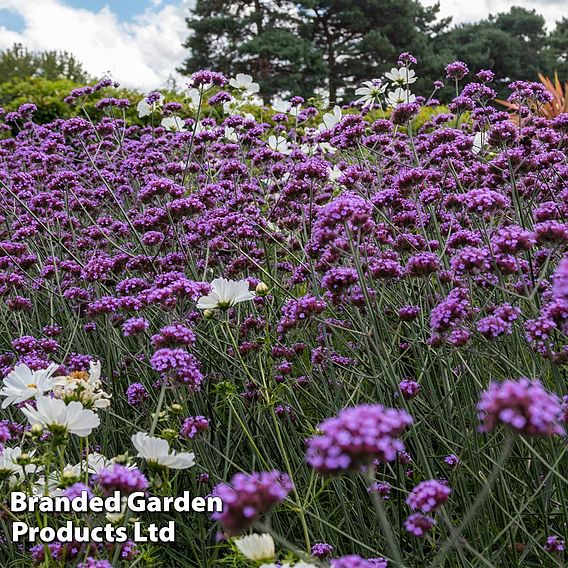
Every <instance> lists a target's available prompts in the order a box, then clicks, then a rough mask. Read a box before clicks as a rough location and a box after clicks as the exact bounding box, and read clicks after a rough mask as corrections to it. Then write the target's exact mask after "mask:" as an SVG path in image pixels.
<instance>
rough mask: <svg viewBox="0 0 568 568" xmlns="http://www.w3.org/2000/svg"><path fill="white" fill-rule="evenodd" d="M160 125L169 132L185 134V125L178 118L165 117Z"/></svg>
mask: <svg viewBox="0 0 568 568" xmlns="http://www.w3.org/2000/svg"><path fill="white" fill-rule="evenodd" d="M160 124H161V125H162V126H163V127H164V128H165V129H166V130H169V131H175V132H185V130H186V128H185V123H184V122H183V120H182V119H181V118H180V117H179V116H166V117H164V118H162V122H160Z"/></svg>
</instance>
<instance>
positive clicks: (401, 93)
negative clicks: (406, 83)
mask: <svg viewBox="0 0 568 568" xmlns="http://www.w3.org/2000/svg"><path fill="white" fill-rule="evenodd" d="M415 100H416V95H413V94H412V93H411V92H410V91H408V90H407V89H401V88H400V87H398V88H397V89H395V90H394V91H391V92H390V93H389V94H388V95H387V102H388V103H389V105H390V106H393V107H394V106H396V105H399V104H400V103H413V102H414V101H415Z"/></svg>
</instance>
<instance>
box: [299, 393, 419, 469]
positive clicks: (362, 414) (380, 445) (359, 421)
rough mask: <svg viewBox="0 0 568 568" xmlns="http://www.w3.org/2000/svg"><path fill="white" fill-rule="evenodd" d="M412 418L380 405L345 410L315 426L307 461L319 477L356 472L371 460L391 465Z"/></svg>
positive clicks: (309, 442) (400, 447) (309, 441)
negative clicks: (354, 470) (348, 471)
mask: <svg viewBox="0 0 568 568" xmlns="http://www.w3.org/2000/svg"><path fill="white" fill-rule="evenodd" d="M410 424H412V418H411V417H410V415H409V414H407V413H406V412H405V411H404V410H396V409H394V408H385V407H383V406H381V405H380V404H362V405H359V406H356V407H353V408H347V409H345V410H343V411H342V412H340V413H339V414H338V415H337V416H336V417H334V418H328V419H327V420H325V421H324V422H322V423H321V424H320V425H319V426H318V431H319V433H318V434H317V435H315V436H313V437H312V438H310V439H309V440H308V451H307V456H306V459H307V461H308V463H309V464H310V465H311V466H312V467H313V468H314V469H315V470H316V471H318V472H319V473H328V474H335V473H340V472H342V471H345V470H349V469H357V468H359V467H360V466H362V465H366V464H370V463H371V462H372V461H373V460H376V459H378V460H380V461H382V462H390V461H393V460H394V459H396V455H397V452H400V451H402V450H403V449H404V444H403V443H402V441H401V440H400V439H399V436H400V435H402V434H403V432H404V431H405V429H406V428H407V426H409V425H410Z"/></svg>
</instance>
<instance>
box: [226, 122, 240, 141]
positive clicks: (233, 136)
mask: <svg viewBox="0 0 568 568" xmlns="http://www.w3.org/2000/svg"><path fill="white" fill-rule="evenodd" d="M224 137H225V139H226V140H229V142H238V140H239V137H238V135H237V131H236V130H235V129H234V128H232V127H231V126H225V134H224Z"/></svg>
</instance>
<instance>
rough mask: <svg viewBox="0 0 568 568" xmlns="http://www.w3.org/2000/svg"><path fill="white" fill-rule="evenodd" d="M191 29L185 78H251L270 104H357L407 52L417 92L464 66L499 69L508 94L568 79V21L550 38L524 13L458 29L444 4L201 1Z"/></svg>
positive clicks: (414, 0) (410, 0)
mask: <svg viewBox="0 0 568 568" xmlns="http://www.w3.org/2000/svg"><path fill="white" fill-rule="evenodd" d="M187 25H188V28H189V36H188V39H187V41H186V43H185V47H187V48H188V50H190V53H189V56H188V57H187V59H186V60H185V62H184V65H183V67H182V68H181V69H180V72H182V73H183V74H186V75H189V74H191V73H193V72H194V71H197V70H198V69H202V68H209V69H215V70H218V71H222V72H224V73H226V74H228V75H234V74H235V73H238V72H244V73H249V74H250V75H252V76H253V77H254V78H255V80H257V81H258V82H259V83H260V84H261V93H263V94H264V95H266V96H268V97H270V96H272V95H274V94H277V93H294V94H300V95H302V96H304V97H306V96H311V95H313V94H314V93H317V92H321V91H322V90H325V91H327V93H329V96H330V100H331V101H335V100H336V99H338V100H349V99H350V98H352V94H353V90H354V88H356V87H357V85H358V84H359V83H360V82H361V81H364V80H368V79H373V78H375V77H378V76H380V75H381V74H382V73H384V72H385V71H387V70H389V69H390V68H391V67H392V66H393V62H394V61H395V60H396V57H397V55H398V54H399V53H401V52H404V51H408V52H411V53H412V54H413V55H414V56H415V57H416V58H417V59H418V66H417V75H418V77H419V80H418V82H417V83H416V90H417V92H427V91H428V89H429V88H430V85H431V84H432V82H433V81H435V80H437V79H440V78H441V77H440V75H441V71H442V68H443V66H444V65H445V64H446V63H448V62H450V61H452V60H455V59H459V60H463V61H465V62H466V63H467V64H468V65H469V67H470V69H471V70H472V72H475V71H478V70H479V69H484V68H485V69H492V70H493V71H494V72H495V73H496V79H497V87H498V88H499V89H500V90H501V88H504V87H505V85H506V84H507V83H508V82H510V81H512V80H516V79H530V80H537V79H538V73H545V74H551V73H553V71H554V70H555V69H557V70H558V72H559V74H560V76H561V78H562V77H563V76H566V75H567V74H568V47H567V46H568V20H567V19H563V20H560V21H559V22H558V23H557V26H556V28H555V29H554V30H553V31H552V32H550V33H549V32H547V30H546V27H545V20H544V18H543V17H542V16H540V15H539V14H537V13H536V12H535V11H534V10H527V9H525V8H521V7H512V8H510V10H509V11H508V12H504V13H499V14H496V15H492V16H489V17H488V18H486V19H484V20H481V21H479V22H475V23H469V24H463V25H459V26H453V27H452V26H451V21H450V19H449V18H440V16H439V5H438V4H435V5H433V6H430V7H426V6H423V5H422V4H421V3H420V2H419V1H418V0H298V1H290V0H236V1H231V0H197V2H196V6H195V9H194V10H193V11H192V13H191V15H190V17H188V18H187ZM565 78H566V79H568V77H565Z"/></svg>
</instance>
